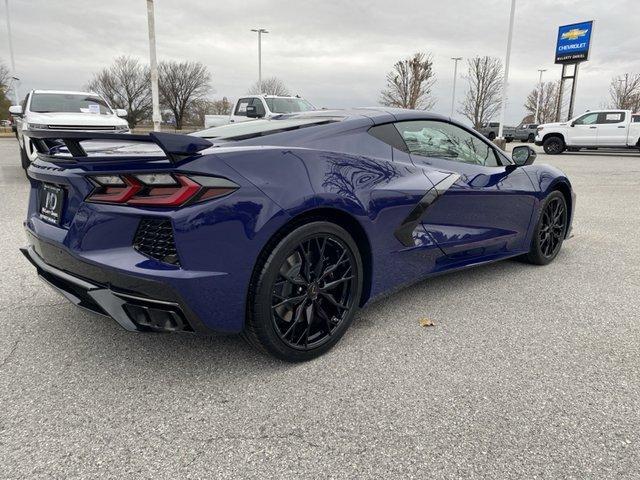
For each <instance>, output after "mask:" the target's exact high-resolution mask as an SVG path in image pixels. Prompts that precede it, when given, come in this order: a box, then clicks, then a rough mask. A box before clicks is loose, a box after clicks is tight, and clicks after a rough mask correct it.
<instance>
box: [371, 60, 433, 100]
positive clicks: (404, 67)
mask: <svg viewBox="0 0 640 480" xmlns="http://www.w3.org/2000/svg"><path fill="white" fill-rule="evenodd" d="M435 83H436V74H435V72H434V71H433V61H432V60H431V55H429V54H427V53H423V52H417V53H414V54H413V56H412V57H410V58H405V59H404V60H400V61H398V62H396V63H395V65H394V66H393V70H392V71H390V72H389V73H387V86H386V88H385V90H383V91H382V92H381V94H380V103H382V105H386V106H388V107H400V108H413V109H420V110H428V109H430V108H433V106H434V105H435V103H436V100H435V98H433V96H432V89H433V85H434V84H435Z"/></svg>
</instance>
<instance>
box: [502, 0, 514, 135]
mask: <svg viewBox="0 0 640 480" xmlns="http://www.w3.org/2000/svg"><path fill="white" fill-rule="evenodd" d="M515 13H516V0H511V14H510V15H509V34H508V35H507V54H506V56H505V59H504V79H503V82H502V105H501V106H500V126H499V127H498V138H503V137H502V131H503V128H504V115H505V111H506V109H507V87H508V86H509V62H510V61H511V38H512V37H513V19H514V16H515Z"/></svg>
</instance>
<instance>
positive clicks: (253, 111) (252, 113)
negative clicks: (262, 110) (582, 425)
mask: <svg viewBox="0 0 640 480" xmlns="http://www.w3.org/2000/svg"><path fill="white" fill-rule="evenodd" d="M261 116H262V115H260V114H259V113H258V109H257V108H256V106H255V105H248V106H247V117H249V118H260V117H261Z"/></svg>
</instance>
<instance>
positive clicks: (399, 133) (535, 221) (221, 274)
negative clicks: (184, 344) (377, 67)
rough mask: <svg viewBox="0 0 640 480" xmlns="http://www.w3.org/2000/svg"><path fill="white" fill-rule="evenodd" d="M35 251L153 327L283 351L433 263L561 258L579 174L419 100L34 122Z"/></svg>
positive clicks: (80, 293)
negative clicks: (61, 127)
mask: <svg viewBox="0 0 640 480" xmlns="http://www.w3.org/2000/svg"><path fill="white" fill-rule="evenodd" d="M29 137H30V138H31V139H32V141H33V143H34V146H35V148H36V149H37V151H38V156H37V159H36V160H35V161H34V162H33V163H32V164H31V166H30V167H29V169H28V176H29V181H30V183H31V190H30V198H29V207H28V214H27V218H26V221H25V222H24V226H25V229H26V232H27V237H28V244H27V246H26V247H24V248H23V249H22V252H23V254H24V255H25V256H26V257H27V259H28V260H29V261H30V262H31V263H32V264H33V265H34V266H35V267H36V270H37V273H38V274H39V275H40V277H42V279H43V280H45V281H46V282H47V283H49V284H50V285H51V286H53V287H54V288H55V289H56V290H58V291H59V292H60V293H62V294H63V295H64V296H66V297H67V298H68V299H69V300H70V301H71V302H72V303H74V304H75V305H77V306H79V307H83V308H85V309H88V310H90V311H92V312H94V313H97V314H101V315H105V316H109V317H112V318H113V319H115V321H117V322H118V323H119V324H120V325H121V326H122V327H124V328H125V329H127V330H130V331H140V332H183V333H189V334H207V333H210V332H224V333H235V334H241V335H242V336H243V337H244V338H245V339H246V340H247V341H248V342H249V343H250V344H251V345H253V346H255V347H256V348H258V349H259V350H261V351H263V352H266V353H268V354H271V355H273V356H275V357H278V358H280V359H283V360H287V361H304V360H309V359H311V358H314V357H317V356H318V355H320V354H322V353H324V352H326V351H327V350H329V349H330V348H331V347H332V346H334V345H335V344H336V343H337V342H338V341H339V340H340V338H341V337H342V336H343V334H344V333H345V331H346V330H347V328H348V327H349V325H350V324H351V322H352V320H353V318H354V314H355V313H356V311H357V310H358V309H359V308H360V307H362V306H364V305H365V304H367V303H369V302H371V301H372V300H373V299H375V298H377V297H380V296H381V295H384V294H386V293H389V292H392V291H394V290H395V289H397V288H398V287H401V286H403V285H407V284H410V283H413V282H417V281H420V280H423V279H425V278H428V277H429V276H432V275H436V274H440V273H443V272H446V271H454V270H459V269H462V268H467V267H470V266H474V265H480V264H485V263H487V262H493V261H497V260H503V259H506V258H511V257H518V258H521V259H524V260H526V261H528V262H529V263H532V264H538V265H544V264H548V263H550V262H551V261H552V260H553V259H554V258H555V257H556V256H557V255H558V252H559V251H560V249H561V247H562V244H563V241H564V240H565V239H566V238H568V237H569V236H570V231H571V224H572V218H573V212H574V207H575V194H574V192H573V190H572V187H571V183H570V182H569V179H568V178H567V177H566V176H565V175H564V174H563V173H562V172H561V171H559V170H558V169H556V168H554V167H551V166H548V165H534V164H533V161H534V159H535V156H536V154H535V152H534V151H533V150H532V149H531V148H529V147H528V146H518V147H515V148H514V149H513V152H512V154H511V156H507V154H506V153H505V152H504V151H502V150H500V149H498V148H497V147H496V146H495V145H493V144H492V143H491V142H489V141H488V140H486V139H485V138H484V137H482V136H480V135H479V134H478V133H476V132H474V131H473V130H472V129H470V128H467V127H466V126H464V125H462V124H460V123H457V122H455V121H453V120H451V119H450V118H448V117H443V116H439V115H435V114H431V113H427V112H423V111H410V110H397V109H386V108H363V109H354V110H345V111H337V110H336V111H331V110H326V111H317V112H306V113H300V114H285V115H279V116H276V117H273V118H269V119H261V120H254V121H251V122H246V123H242V124H238V125H228V126H222V127H216V128H213V129H209V130H204V131H201V132H197V133H195V134H192V135H179V134H170V133H151V134H149V135H124V134H107V133H96V132H65V131H46V130H37V131H35V130H34V131H33V132H31V133H30V134H29Z"/></svg>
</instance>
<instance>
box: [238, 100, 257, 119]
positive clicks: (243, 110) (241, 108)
mask: <svg viewBox="0 0 640 480" xmlns="http://www.w3.org/2000/svg"><path fill="white" fill-rule="evenodd" d="M251 100H253V99H252V98H241V99H240V100H238V105H236V111H235V112H233V114H234V115H238V116H240V117H246V116H247V106H249V104H250V103H251Z"/></svg>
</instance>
